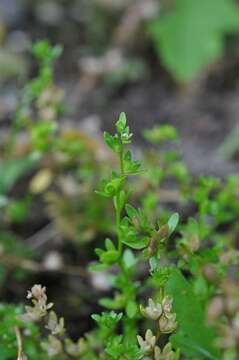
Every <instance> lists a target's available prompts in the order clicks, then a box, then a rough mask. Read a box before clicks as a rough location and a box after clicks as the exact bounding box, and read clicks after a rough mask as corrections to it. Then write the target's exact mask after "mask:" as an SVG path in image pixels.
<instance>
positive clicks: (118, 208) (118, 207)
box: [116, 144, 125, 257]
mask: <svg viewBox="0 0 239 360" xmlns="http://www.w3.org/2000/svg"><path fill="white" fill-rule="evenodd" d="M119 159H120V175H121V176H124V173H125V172H124V149H123V144H121V150H120V153H119ZM121 211H122V209H121V204H120V192H119V193H118V194H117V196H116V227H117V235H118V250H119V253H120V257H121V255H122V251H123V243H122V241H121V234H120V223H121Z"/></svg>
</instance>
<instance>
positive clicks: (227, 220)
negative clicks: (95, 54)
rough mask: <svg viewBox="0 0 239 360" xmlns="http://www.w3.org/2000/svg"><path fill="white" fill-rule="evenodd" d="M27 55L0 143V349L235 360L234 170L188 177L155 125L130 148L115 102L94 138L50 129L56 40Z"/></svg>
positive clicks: (238, 336) (172, 140)
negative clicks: (34, 63)
mask: <svg viewBox="0 0 239 360" xmlns="http://www.w3.org/2000/svg"><path fill="white" fill-rule="evenodd" d="M33 53H34V55H35V56H36V58H37V60H38V62H39V70H38V73H37V75H36V77H35V78H34V79H33V80H31V81H30V82H29V83H28V84H27V85H26V86H25V88H24V89H23V92H22V96H21V99H20V101H19V107H18V109H17V112H16V115H15V117H14V119H13V121H12V126H11V133H10V135H9V137H7V138H6V140H5V142H4V143H3V144H1V159H0V160H1V166H0V179H1V180H0V206H1V217H0V259H1V267H0V281H1V292H2V294H3V295H2V300H4V301H2V303H1V307H0V320H1V321H0V335H1V336H0V358H1V359H6V360H7V359H9V360H10V359H16V358H17V357H18V360H23V359H25V358H26V357H27V358H28V359H33V360H34V359H71V358H76V359H83V360H96V359H106V360H112V359H115V360H137V359H152V360H153V359H157V360H177V359H194V360H196V359H223V360H237V358H238V354H239V348H238V344H239V322H238V317H239V287H238V261H239V252H238V249H237V237H238V224H237V219H238V215H239V205H238V204H239V202H238V196H239V194H238V188H239V187H238V185H239V184H238V178H237V177H233V176H230V177H227V178H225V179H218V178H214V177H206V176H202V177H200V178H198V179H194V178H192V177H191V175H190V174H189V172H188V170H187V167H186V165H185V164H184V162H183V161H182V160H181V158H180V154H179V152H178V151H175V150H172V148H171V149H170V145H175V146H176V147H177V146H178V143H179V142H180V140H179V138H178V135H177V132H176V130H175V129H174V128H173V127H171V126H168V125H166V126H155V127H154V128H152V129H145V130H144V131H143V129H142V131H143V136H144V137H145V139H146V140H147V141H148V142H149V144H150V145H149V147H148V148H146V149H145V150H144V151H143V153H142V152H141V153H140V154H138V152H137V151H136V149H134V148H133V149H132V151H131V150H129V149H128V147H129V145H130V144H131V142H132V133H131V130H132V131H133V129H129V127H128V125H127V120H126V115H125V114H124V113H122V114H121V115H120V117H119V120H118V121H117V122H116V134H115V135H111V134H110V133H108V132H105V133H104V140H105V143H106V144H104V143H103V141H102V140H101V137H100V138H91V137H89V136H88V135H86V134H84V133H83V132H81V131H79V130H77V129H75V128H72V129H68V130H66V129H64V128H62V127H61V126H60V124H59V122H58V120H59V118H60V117H61V116H62V113H63V112H64V106H63V98H64V94H63V93H62V91H61V89H60V88H59V87H58V86H56V85H55V82H54V62H55V60H56V59H57V57H58V56H59V54H60V53H61V48H60V47H59V46H54V47H51V46H50V45H49V43H48V42H47V41H42V42H39V43H37V44H36V45H35V46H34V48H33ZM139 158H140V160H139ZM102 179H103V180H102ZM95 190H96V191H95ZM178 214H179V215H178ZM105 238H106V240H104V239H105ZM94 249H96V255H95V254H94ZM88 265H89V266H88ZM43 279H44V281H45V282H47V284H46V285H47V288H48V289H49V292H50V294H48V297H47V295H46V289H45V287H42V286H40V285H35V286H33V287H32V285H33V283H39V282H42V280H43ZM51 279H52V280H51ZM51 281H52V282H51ZM66 283H69V284H71V286H72V287H71V288H67V286H66ZM44 285H45V284H44ZM48 285H49V286H48ZM69 286H70V285H69ZM30 288H31V291H29V292H28V295H27V298H28V300H29V301H31V302H32V304H31V305H30V306H26V308H25V309H24V306H22V305H19V304H23V303H24V302H25V301H24V297H25V293H26V291H27V289H30ZM76 288H77V289H79V290H80V291H78V292H77V291H76ZM66 289H67V290H68V292H67V291H66ZM74 289H75V291H76V292H74ZM48 298H49V299H50V301H51V298H53V301H54V302H55V308H56V312H57V313H59V314H60V318H58V316H57V315H56V312H55V311H53V304H52V303H51V302H50V303H49V302H48ZM64 301H66V302H65V303H64ZM7 303H11V305H9V304H7ZM16 303H17V305H16ZM58 304H60V306H59V305H58ZM61 304H64V306H61ZM66 304H67V305H68V307H69V308H70V309H71V311H72V314H71V316H69V323H68V322H67V318H68V316H67V307H66V306H65V305H66ZM101 311H103V312H102V313H101ZM63 313H64V315H66V316H65V317H66V320H65V322H64V320H63V318H62V317H61V314H63ZM100 313H101V314H100ZM92 314H94V315H93V316H92V318H91V315H92ZM68 315H69V314H68ZM70 317H71V319H72V318H73V321H72V320H71V319H70ZM93 321H94V322H93ZM144 334H145V335H144Z"/></svg>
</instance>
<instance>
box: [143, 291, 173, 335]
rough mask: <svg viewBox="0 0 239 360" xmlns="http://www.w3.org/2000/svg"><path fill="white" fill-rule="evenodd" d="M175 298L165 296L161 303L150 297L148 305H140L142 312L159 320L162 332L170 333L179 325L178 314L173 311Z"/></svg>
mask: <svg viewBox="0 0 239 360" xmlns="http://www.w3.org/2000/svg"><path fill="white" fill-rule="evenodd" d="M172 303H173V300H172V299H171V298H170V297H169V296H165V297H164V298H163V300H162V302H161V303H155V302H154V301H153V300H152V299H149V301H148V305H147V306H146V307H145V308H144V307H143V306H141V307H140V310H141V313H142V314H143V315H144V316H145V317H147V318H149V319H152V320H154V321H158V327H159V331H160V333H163V334H170V333H172V332H173V331H174V330H175V329H176V327H177V321H176V314H175V313H173V312H172Z"/></svg>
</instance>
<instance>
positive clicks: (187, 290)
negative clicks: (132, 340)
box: [166, 268, 220, 360]
mask: <svg viewBox="0 0 239 360" xmlns="http://www.w3.org/2000/svg"><path fill="white" fill-rule="evenodd" d="M166 293H167V294H168V295H171V296H172V297H173V301H174V302H173V307H174V311H175V312H176V314H177V320H178V324H179V327H178V331H177V333H176V334H175V335H172V336H171V337H170V340H171V342H172V344H173V345H174V346H175V347H176V348H180V349H181V352H182V353H183V354H185V355H186V356H189V357H199V358H200V359H211V360H218V359H220V356H219V353H218V351H217V349H215V347H214V346H213V343H214V341H215V333H214V330H213V329H212V328H210V327H208V326H207V325H206V323H205V314H204V311H203V308H202V306H201V303H200V302H199V300H198V298H197V296H196V295H195V294H194V292H193V289H192V286H191V285H190V283H189V282H188V281H187V280H186V279H185V278H184V276H183V275H182V274H181V272H180V271H179V270H177V269H176V268H175V269H174V270H173V271H172V273H171V275H170V278H169V280H168V282H167V284H166Z"/></svg>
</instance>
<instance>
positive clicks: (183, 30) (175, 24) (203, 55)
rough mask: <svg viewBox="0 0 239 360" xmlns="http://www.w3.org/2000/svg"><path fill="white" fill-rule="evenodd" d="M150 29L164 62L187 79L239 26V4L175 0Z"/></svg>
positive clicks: (179, 77) (208, 61)
mask: <svg viewBox="0 0 239 360" xmlns="http://www.w3.org/2000/svg"><path fill="white" fill-rule="evenodd" d="M149 29H150V33H151V34H152V37H153V39H154V41H155V46H156V48H157V51H158V53H159V56H160V58H161V60H162V62H163V63H164V65H165V66H166V67H167V68H168V70H169V71H170V72H171V73H172V75H173V76H174V77H175V78H176V79H177V80H178V81H181V82H187V81H190V80H192V79H193V77H194V76H195V75H196V74H197V73H198V72H199V71H201V70H202V69H203V68H205V67H206V66H207V65H209V64H211V63H212V62H213V61H215V60H216V59H217V58H218V57H220V56H221V55H222V52H223V48H224V37H225V35H226V34H227V33H230V32H234V31H237V30H238V29H239V7H238V5H236V2H235V1H234V0H200V1H198V0H176V3H175V8H174V10H172V11H171V12H170V13H168V14H165V15H163V16H161V17H160V18H159V19H157V20H155V21H153V22H152V23H151V24H150V25H149Z"/></svg>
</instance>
